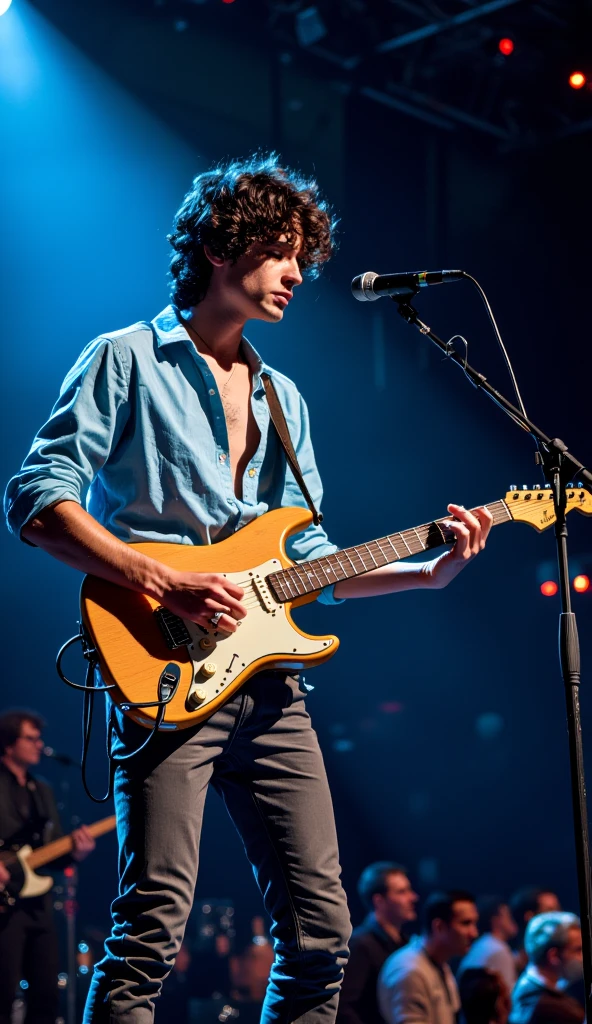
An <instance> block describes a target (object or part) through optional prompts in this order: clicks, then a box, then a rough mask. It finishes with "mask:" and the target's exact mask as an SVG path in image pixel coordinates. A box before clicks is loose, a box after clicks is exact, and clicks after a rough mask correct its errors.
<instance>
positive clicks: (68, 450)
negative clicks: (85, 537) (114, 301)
mask: <svg viewBox="0 0 592 1024" xmlns="http://www.w3.org/2000/svg"><path fill="white" fill-rule="evenodd" d="M128 385H129V366H128V365H126V362H125V360H124V358H123V357H122V352H121V349H120V347H119V346H118V345H117V343H116V342H115V341H114V340H111V339H107V338H98V339H96V340H95V341H92V342H91V343H90V345H88V346H87V347H86V348H85V349H84V351H83V352H82V354H81V355H80V358H79V359H78V361H77V362H76V364H75V365H74V366H73V368H72V369H71V370H70V372H69V373H68V375H67V377H66V379H65V380H64V383H63V384H62V387H61V390H60V396H59V398H58V401H57V402H56V404H55V406H54V408H53V410H52V412H51V415H50V417H49V419H48V420H47V422H46V423H45V424H44V426H43V427H42V428H41V430H40V431H39V433H38V434H37V436H36V438H35V440H34V441H33V444H32V446H31V450H30V452H29V454H28V455H27V457H26V459H25V461H24V463H23V465H22V468H21V470H20V472H19V473H17V474H16V476H14V477H13V478H12V479H11V480H10V482H9V484H8V487H7V488H6V494H5V498H4V508H5V513H6V520H7V523H8V528H9V530H10V531H11V532H12V533H14V534H15V535H16V536H20V535H21V530H22V528H23V526H24V525H25V524H26V523H27V522H28V521H29V520H30V519H32V518H33V517H34V516H36V515H37V514H38V513H39V512H40V511H41V510H42V509H43V508H46V507H47V506H49V505H55V504H56V502H58V501H76V502H78V504H80V505H84V504H85V501H86V495H87V492H88V488H89V487H90V485H91V483H92V481H93V479H94V478H95V476H96V474H97V473H98V472H99V470H100V469H101V466H103V464H104V463H105V461H106V459H107V458H108V456H109V453H110V452H111V451H112V449H113V447H114V445H115V444H116V443H117V440H118V438H119V436H120V435H121V432H122V430H123V428H124V425H125V420H126V417H127V410H128V402H127V398H128Z"/></svg>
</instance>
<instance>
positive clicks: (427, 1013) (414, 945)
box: [378, 889, 479, 1024]
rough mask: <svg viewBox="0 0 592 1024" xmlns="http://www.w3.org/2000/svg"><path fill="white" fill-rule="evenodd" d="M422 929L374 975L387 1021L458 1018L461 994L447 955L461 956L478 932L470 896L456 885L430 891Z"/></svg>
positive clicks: (445, 1022)
mask: <svg viewBox="0 0 592 1024" xmlns="http://www.w3.org/2000/svg"><path fill="white" fill-rule="evenodd" d="M423 917H424V931H423V934H422V935H421V936H417V937H415V938H413V939H411V941H410V942H409V944H408V945H407V946H405V947H404V948H403V949H399V950H398V951H397V952H396V953H393V954H392V955H391V956H389V958H388V960H387V961H386V963H385V964H384V966H383V968H382V970H381V972H380V975H379V978H378V1005H379V1008H380V1012H381V1014H382V1016H383V1017H384V1019H385V1020H386V1021H387V1022H388V1024H411V1022H413V1024H456V1021H457V1015H458V1012H459V1010H460V996H459V993H458V988H457V985H456V981H455V980H454V975H453V974H452V971H451V970H450V967H449V966H448V962H449V960H452V958H453V957H456V956H464V955H465V954H466V953H467V952H468V950H469V948H470V946H471V943H472V942H474V941H475V939H476V938H477V936H478V934H479V932H478V930H477V922H478V920H479V914H478V911H477V907H476V905H475V901H474V899H473V897H472V896H471V895H470V894H469V893H467V892H464V891H462V890H460V889H458V890H452V891H450V892H438V893H434V894H433V895H432V896H430V898H429V899H428V901H427V903H426V905H425V908H424V914H423Z"/></svg>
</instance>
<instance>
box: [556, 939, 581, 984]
mask: <svg viewBox="0 0 592 1024" xmlns="http://www.w3.org/2000/svg"><path fill="white" fill-rule="evenodd" d="M557 955H558V960H559V969H560V971H561V977H562V978H563V979H564V980H565V981H577V979H578V978H580V977H581V976H582V971H583V966H584V954H583V952H582V931H581V928H570V929H569V931H568V933H567V942H566V943H565V946H563V948H562V949H560V950H557Z"/></svg>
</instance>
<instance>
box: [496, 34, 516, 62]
mask: <svg viewBox="0 0 592 1024" xmlns="http://www.w3.org/2000/svg"><path fill="white" fill-rule="evenodd" d="M497 48H498V50H499V52H500V53H503V55H504V57H509V56H510V54H511V53H514V40H513V39H509V38H508V36H504V38H503V39H500V41H499V43H498V44H497Z"/></svg>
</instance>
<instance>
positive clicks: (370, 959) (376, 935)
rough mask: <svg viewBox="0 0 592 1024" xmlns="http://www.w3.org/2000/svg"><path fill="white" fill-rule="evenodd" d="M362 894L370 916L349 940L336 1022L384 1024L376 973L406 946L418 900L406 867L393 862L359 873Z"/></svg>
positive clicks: (371, 866) (383, 863) (372, 865)
mask: <svg viewBox="0 0 592 1024" xmlns="http://www.w3.org/2000/svg"><path fill="white" fill-rule="evenodd" d="M358 893H359V896H360V899H361V900H362V903H363V904H364V906H365V907H366V909H367V911H368V914H367V916H366V918H365V920H364V922H363V924H361V925H360V926H359V928H356V929H354V932H353V934H352V937H351V940H350V944H349V950H350V953H349V960H348V962H347V966H346V968H345V974H344V978H343V985H342V987H341V994H340V996H339V1008H338V1011H337V1022H338V1024H382V1021H383V1017H382V1016H381V1014H380V1011H379V1009H378V1002H377V998H376V984H377V982H378V975H379V974H380V969H381V967H382V965H383V963H384V962H385V960H386V959H387V957H389V956H390V955H391V953H395V952H396V950H397V949H400V948H401V946H404V945H405V943H406V941H407V938H406V937H405V935H404V934H403V929H404V927H405V925H408V924H409V923H410V922H411V921H415V919H416V918H417V913H416V910H415V906H416V903H417V898H418V897H417V893H415V892H414V891H413V888H412V886H411V882H410V881H409V879H408V877H407V872H406V870H405V868H403V867H401V865H400V864H395V863H394V862H393V861H378V862H377V863H375V864H369V865H368V867H367V868H365V869H364V871H363V872H362V874H361V875H360V880H359V882H358Z"/></svg>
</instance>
